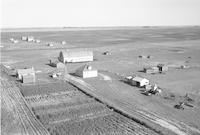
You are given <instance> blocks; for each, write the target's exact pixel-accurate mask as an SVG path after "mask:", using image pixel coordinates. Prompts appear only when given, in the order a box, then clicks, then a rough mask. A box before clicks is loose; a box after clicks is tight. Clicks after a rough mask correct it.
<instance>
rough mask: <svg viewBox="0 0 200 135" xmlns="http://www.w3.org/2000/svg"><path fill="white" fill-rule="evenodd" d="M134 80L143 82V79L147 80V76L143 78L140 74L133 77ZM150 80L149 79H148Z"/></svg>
mask: <svg viewBox="0 0 200 135" xmlns="http://www.w3.org/2000/svg"><path fill="white" fill-rule="evenodd" d="M132 80H133V81H136V82H141V81H143V80H147V79H146V78H142V77H139V76H136V77H134V78H133V79H132ZM147 81H148V80H147Z"/></svg>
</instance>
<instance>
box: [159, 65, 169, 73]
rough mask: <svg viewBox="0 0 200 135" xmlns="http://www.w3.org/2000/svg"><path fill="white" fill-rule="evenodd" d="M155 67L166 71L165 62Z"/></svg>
mask: <svg viewBox="0 0 200 135" xmlns="http://www.w3.org/2000/svg"><path fill="white" fill-rule="evenodd" d="M157 67H158V69H159V71H160V72H165V71H168V67H167V66H166V65H165V64H158V65H157Z"/></svg>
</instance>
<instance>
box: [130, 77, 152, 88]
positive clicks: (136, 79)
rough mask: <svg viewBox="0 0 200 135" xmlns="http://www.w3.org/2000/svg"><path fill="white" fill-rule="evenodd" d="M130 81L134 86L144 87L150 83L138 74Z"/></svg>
mask: <svg viewBox="0 0 200 135" xmlns="http://www.w3.org/2000/svg"><path fill="white" fill-rule="evenodd" d="M130 83H131V85H133V86H137V87H144V86H145V85H148V84H149V80H147V79H146V78H142V77H138V76H136V77H134V78H132V79H131V82H130Z"/></svg>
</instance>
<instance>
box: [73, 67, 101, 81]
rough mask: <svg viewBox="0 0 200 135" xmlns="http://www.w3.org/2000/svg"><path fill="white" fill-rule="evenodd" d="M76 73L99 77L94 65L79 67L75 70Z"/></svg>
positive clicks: (85, 76) (87, 76)
mask: <svg viewBox="0 0 200 135" xmlns="http://www.w3.org/2000/svg"><path fill="white" fill-rule="evenodd" d="M75 75H77V76H79V77H82V78H90V77H97V76H98V72H97V70H96V69H93V68H92V66H90V65H87V64H86V65H83V66H81V67H80V68H78V69H77V70H76V72H75Z"/></svg>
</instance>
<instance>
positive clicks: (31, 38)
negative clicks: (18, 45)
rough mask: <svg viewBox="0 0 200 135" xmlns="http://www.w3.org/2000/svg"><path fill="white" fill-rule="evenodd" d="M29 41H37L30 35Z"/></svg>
mask: <svg viewBox="0 0 200 135" xmlns="http://www.w3.org/2000/svg"><path fill="white" fill-rule="evenodd" d="M27 41H28V42H33V41H35V39H34V37H33V36H28V37H27Z"/></svg>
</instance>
